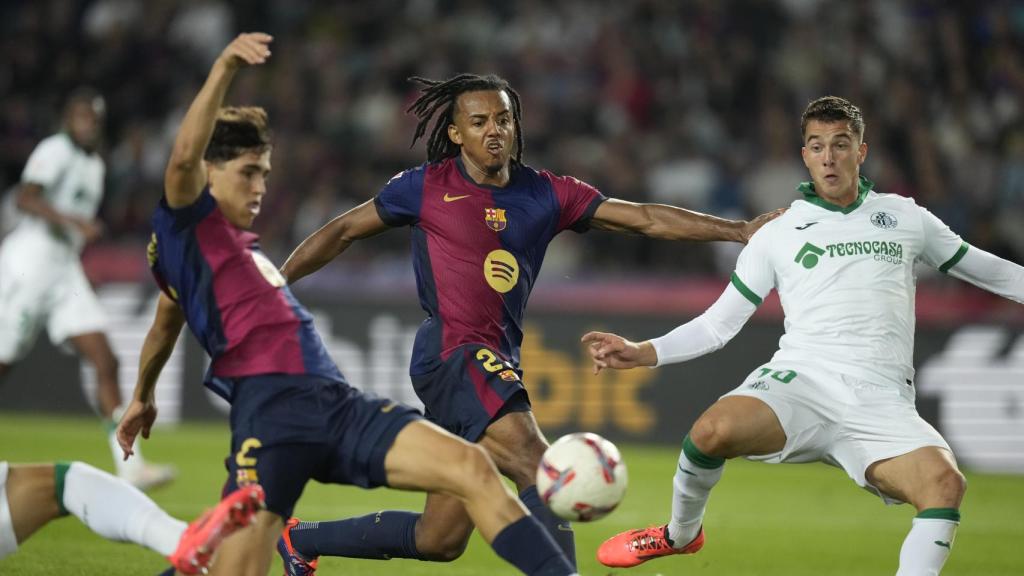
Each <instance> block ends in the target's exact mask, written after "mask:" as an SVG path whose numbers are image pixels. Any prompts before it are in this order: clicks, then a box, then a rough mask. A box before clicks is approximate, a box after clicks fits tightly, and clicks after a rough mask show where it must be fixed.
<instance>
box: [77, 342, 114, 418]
mask: <svg viewBox="0 0 1024 576" xmlns="http://www.w3.org/2000/svg"><path fill="white" fill-rule="evenodd" d="M68 341H69V342H70V343H71V345H72V346H74V348H75V350H76V351H77V352H78V355H79V356H81V357H82V358H84V359H85V360H86V361H87V362H88V363H89V364H91V365H92V367H93V369H95V370H96V405H97V407H98V408H99V411H100V415H102V416H103V418H105V419H107V420H108V421H113V419H114V411H115V410H116V409H117V408H118V407H119V406H121V389H120V387H119V385H118V377H117V371H118V369H119V363H118V360H117V356H115V355H114V350H113V349H112V348H111V347H110V340H108V339H107V335H106V334H104V333H103V332H99V331H97V332H87V333H85V334H77V335H74V336H70V337H68Z"/></svg>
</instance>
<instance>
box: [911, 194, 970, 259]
mask: <svg viewBox="0 0 1024 576" xmlns="http://www.w3.org/2000/svg"><path fill="white" fill-rule="evenodd" d="M917 209H918V210H919V211H920V214H921V228H922V231H923V233H924V249H923V250H922V252H921V260H923V261H924V262H925V263H926V264H928V265H929V266H931V267H933V268H938V269H939V271H940V272H943V273H945V272H948V271H949V269H950V268H952V267H953V266H956V264H957V262H959V261H960V259H961V258H963V257H964V254H966V253H967V243H966V242H964V241H963V240H962V239H961V238H960V236H959V235H958V234H956V233H955V232H953V231H952V230H950V228H949V226H947V225H946V223H945V222H943V221H942V220H939V219H938V218H937V217H936V216H935V215H934V214H932V213H931V212H929V211H928V210H927V209H926V208H924V207H922V206H918V207H917Z"/></svg>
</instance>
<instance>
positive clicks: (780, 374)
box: [758, 367, 797, 384]
mask: <svg viewBox="0 0 1024 576" xmlns="http://www.w3.org/2000/svg"><path fill="white" fill-rule="evenodd" d="M760 370H761V374H760V375H759V376H758V378H764V377H765V376H767V375H769V374H771V376H772V380H778V381H779V382H782V383H783V384H789V383H790V382H792V381H793V379H794V378H796V376H797V374H796V372H794V371H793V370H773V369H771V368H767V367H765V368H761V369H760Z"/></svg>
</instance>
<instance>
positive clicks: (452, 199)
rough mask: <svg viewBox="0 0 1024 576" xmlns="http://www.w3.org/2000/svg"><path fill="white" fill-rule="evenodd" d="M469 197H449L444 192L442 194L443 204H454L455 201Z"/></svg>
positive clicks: (467, 195)
mask: <svg viewBox="0 0 1024 576" xmlns="http://www.w3.org/2000/svg"><path fill="white" fill-rule="evenodd" d="M469 196H470V195H469V194H466V195H464V196H449V195H448V193H447V192H445V193H444V201H445V202H455V201H456V200H462V199H463V198H469Z"/></svg>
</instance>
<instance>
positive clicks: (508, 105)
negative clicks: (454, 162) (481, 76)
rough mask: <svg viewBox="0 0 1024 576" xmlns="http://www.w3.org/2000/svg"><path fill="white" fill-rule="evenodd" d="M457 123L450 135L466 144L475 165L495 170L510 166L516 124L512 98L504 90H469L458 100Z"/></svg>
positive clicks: (451, 127)
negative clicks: (513, 115)
mask: <svg viewBox="0 0 1024 576" xmlns="http://www.w3.org/2000/svg"><path fill="white" fill-rule="evenodd" d="M454 119H455V123H454V124H452V125H451V126H449V127H448V137H449V138H451V139H452V142H455V143H456V144H458V145H460V146H462V154H463V156H464V157H465V158H466V159H467V160H468V161H469V162H471V163H472V164H473V166H475V167H477V168H479V169H481V170H483V171H484V172H487V173H490V174H494V173H496V172H498V171H500V170H502V169H504V168H505V167H506V166H508V161H509V158H511V156H512V147H513V145H514V142H515V136H516V126H515V122H514V121H513V118H512V102H511V101H510V100H509V97H508V94H506V93H505V91H504V90H486V91H480V92H465V93H463V94H460V95H459V97H458V99H456V101H455V113H454Z"/></svg>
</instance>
